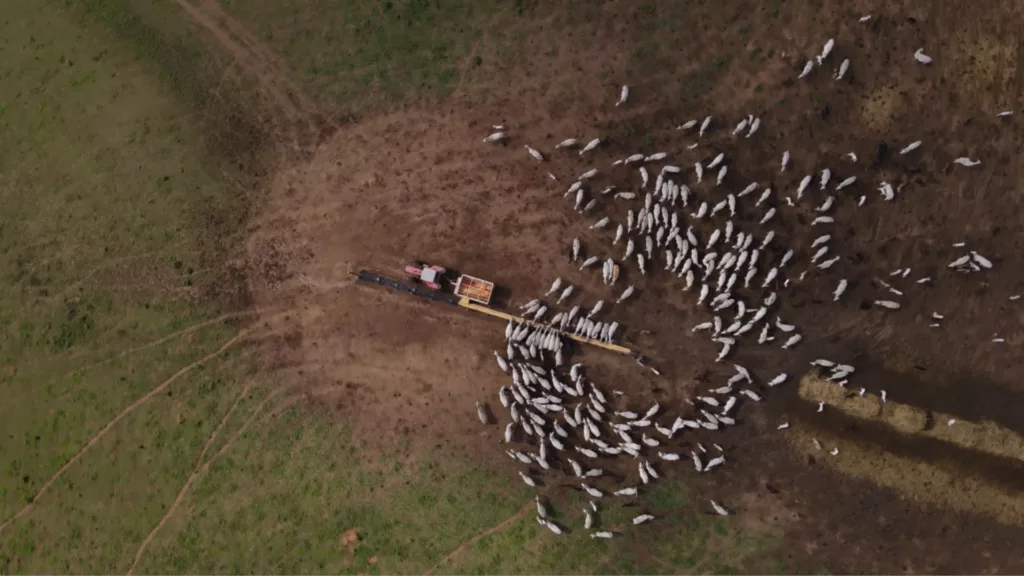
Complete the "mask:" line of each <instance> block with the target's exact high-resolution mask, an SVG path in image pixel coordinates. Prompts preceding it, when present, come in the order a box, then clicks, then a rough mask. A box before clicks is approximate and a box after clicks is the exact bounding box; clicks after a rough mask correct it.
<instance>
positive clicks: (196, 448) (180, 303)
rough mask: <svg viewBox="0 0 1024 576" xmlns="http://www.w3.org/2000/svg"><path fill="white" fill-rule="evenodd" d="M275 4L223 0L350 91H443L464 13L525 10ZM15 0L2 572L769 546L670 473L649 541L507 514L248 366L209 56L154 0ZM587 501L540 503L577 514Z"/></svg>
mask: <svg viewBox="0 0 1024 576" xmlns="http://www.w3.org/2000/svg"><path fill="white" fill-rule="evenodd" d="M285 4H286V3H272V2H268V1H262V2H253V3H251V5H250V3H247V2H243V1H242V0H231V1H229V2H225V6H226V8H228V9H229V10H231V11H232V12H234V13H239V12H241V13H248V14H249V15H251V16H252V18H253V19H255V20H264V19H267V18H272V17H274V18H276V17H279V16H280V17H282V18H291V20H290V21H289V22H290V27H289V29H290V33H289V35H288V36H284V37H282V35H280V34H277V35H274V34H271V36H273V37H272V38H268V40H270V44H271V45H272V46H276V45H278V44H281V45H283V46H285V47H287V49H288V51H289V54H290V58H289V63H290V64H291V65H292V66H293V67H294V68H295V70H294V72H295V74H296V75H297V76H298V77H300V78H303V80H304V81H305V82H306V83H307V84H309V85H312V86H314V87H315V86H316V85H317V83H318V82H322V83H323V84H322V86H320V89H321V90H322V91H323V94H327V95H329V97H330V98H331V99H335V100H338V101H345V100H346V99H348V100H351V101H352V102H353V103H354V104H353V105H352V109H354V110H358V109H360V108H361V107H363V106H366V105H369V104H368V103H373V104H374V105H386V104H388V103H390V102H393V101H395V100H397V99H400V98H403V97H406V96H409V95H415V94H420V93H423V94H428V95H430V96H443V95H444V94H447V93H448V92H450V91H451V90H452V89H453V87H454V86H455V82H456V80H457V79H458V78H459V75H460V74H459V66H460V64H459V61H460V58H462V56H463V55H464V54H465V53H466V51H467V49H468V46H470V45H471V44H472V43H473V42H474V41H475V40H476V39H478V38H479V37H480V36H481V34H482V33H483V32H482V31H484V30H486V29H487V26H493V25H495V23H497V22H500V21H501V20H502V19H507V18H516V17H520V14H519V13H518V11H517V9H516V8H515V7H511V8H506V7H499V6H498V4H499V3H497V2H483V3H469V2H462V3H459V2H455V3H452V4H451V5H450V6H449V7H447V8H445V9H443V10H441V9H437V8H436V7H432V6H435V5H434V4H428V3H418V2H394V3H393V4H392V3H390V2H389V3H387V5H388V6H391V7H392V9H389V10H390V11H385V14H384V15H383V16H381V14H380V13H379V7H378V6H377V3H369V2H366V3H355V4H356V5H358V6H365V8H352V7H351V6H352V3H347V2H346V3H342V2H326V3H320V4H319V5H317V6H316V8H317V9H316V10H313V9H312V5H311V4H310V5H306V4H303V5H301V7H300V8H301V9H296V8H294V7H290V8H282V6H284V5H285ZM12 6H13V7H9V8H8V9H7V10H5V13H4V16H3V18H2V19H0V46H2V50H0V191H2V200H3V206H4V208H3V210H2V211H0V327H2V330H3V332H2V334H3V336H2V340H0V357H2V363H0V387H2V391H3V396H4V400H3V402H2V403H0V431H2V435H0V452H2V454H3V455H4V473H3V474H2V475H0V522H4V527H3V529H2V532H0V572H5V573H8V572H21V573H26V572H93V573H102V572H127V571H129V570H132V569H134V570H135V571H136V572H140V573H154V572H160V573H185V572H190V573H203V572H207V573H212V572H263V573H271V572H289V573H298V572H321V573H323V572H375V573H376V572H380V573H395V572H402V573H412V572H425V571H427V570H429V569H431V568H433V567H435V566H436V568H437V571H439V572H459V573H495V572H517V573H527V572H528V573H538V572H563V573H568V572H574V573H577V572H593V571H600V572H641V571H643V572H647V571H651V572H677V571H705V572H706V571H735V570H739V569H741V567H743V566H746V565H747V563H748V562H749V561H750V558H751V557H752V555H756V556H757V557H758V558H761V559H763V558H771V557H772V551H771V540H770V539H769V538H767V536H765V535H760V534H746V533H743V534H741V533H736V532H735V531H734V530H735V529H734V528H731V527H730V526H729V525H728V524H727V523H725V522H721V521H718V520H715V519H712V518H710V517H708V516H707V515H706V514H704V513H701V512H698V511H697V510H696V508H695V506H694V498H692V497H691V495H690V493H689V492H688V491H687V489H686V488H685V487H683V486H678V485H671V484H665V485H663V486H661V487H659V488H658V489H657V490H656V491H655V492H653V493H652V494H651V495H649V496H648V498H649V499H650V500H651V501H652V509H655V510H658V511H659V513H660V514H664V515H665V516H666V517H667V518H666V521H665V522H664V524H663V525H662V527H661V530H662V531H663V532H664V533H667V534H663V537H661V538H659V542H662V544H659V545H657V546H652V545H650V544H648V543H645V542H644V541H643V538H642V537H638V536H636V535H635V534H633V535H630V533H629V532H627V536H626V537H623V538H621V539H619V540H616V541H613V542H610V543H609V542H594V541H591V540H590V539H589V538H587V537H586V534H585V533H584V532H583V531H582V530H580V531H576V532H574V533H572V534H568V535H565V536H562V537H555V536H554V535H552V534H550V533H548V532H547V531H545V530H543V529H541V528H539V527H538V526H537V525H536V523H535V522H534V519H533V513H532V509H530V510H527V511H526V513H523V514H520V515H518V516H516V514H517V513H519V512H520V511H522V510H523V509H524V506H526V505H528V504H529V503H530V501H531V500H530V498H531V492H529V491H527V490H526V489H525V487H523V486H522V485H521V484H519V483H518V482H515V483H514V484H509V480H508V479H507V478H505V477H502V476H495V475H494V474H492V473H490V472H489V471H488V470H486V469H481V468H479V467H477V466H476V465H475V464H473V463H470V462H458V461H451V460H446V461H440V460H439V459H437V458H433V457H432V456H431V455H429V454H426V455H419V456H417V457H416V458H410V457H409V456H407V455H403V454H402V453H401V452H400V450H399V448H398V447H396V448H395V452H394V453H392V454H365V453H363V452H362V451H361V449H360V447H359V443H358V442H357V441H355V440H353V439H351V438H349V437H348V436H347V434H346V432H345V431H344V430H343V429H342V428H341V427H340V426H338V425H337V424H336V423H334V422H332V421H331V420H330V418H329V417H328V415H325V414H322V413H320V412H318V411H316V410H315V409H312V408H309V407H307V406H304V405H303V404H301V403H300V402H297V401H296V400H295V399H292V398H289V397H288V395H287V394H286V393H281V392H280V390H278V389H277V387H276V383H275V382H274V380H273V378H272V376H270V375H264V374H261V373H259V372H258V371H257V370H256V366H257V364H256V361H255V356H256V355H257V353H258V348H257V347H256V346H254V345H250V344H247V340H246V336H247V334H248V333H247V332H245V330H246V329H245V324H244V315H242V314H240V312H244V309H243V308H241V307H240V305H239V303H238V302H237V301H229V300H225V299H224V298H217V297H215V296H211V294H213V292H212V290H211V287H212V286H214V285H218V284H220V283H221V282H222V281H223V270H222V266H223V262H222V260H221V258H220V256H218V255H220V254H222V253H223V250H224V247H225V246H228V245H230V243H231V242H232V240H233V239H235V238H236V236H235V235H236V234H237V233H238V231H239V229H238V223H239V220H238V218H237V217H235V216H232V215H238V214H245V212H246V210H247V208H248V202H249V200H250V199H248V198H246V197H245V196H244V195H243V194H241V193H240V190H239V186H238V182H239V181H240V179H244V178H245V176H246V174H244V173H239V171H242V172H244V171H245V170H246V169H247V164H246V162H252V161H254V159H258V158H260V157H261V156H260V154H261V152H260V150H259V146H257V145H253V146H252V147H239V146H238V142H239V141H240V138H239V137H236V136H234V135H233V134H231V133H230V132H226V131H225V127H224V125H223V123H222V122H220V121H218V120H217V119H216V118H214V117H212V116H216V115H211V113H210V112H211V110H214V111H216V110H221V109H223V108H224V107H226V106H229V105H230V102H231V100H230V98H225V97H223V96H222V95H219V96H217V97H216V98H215V97H214V96H213V94H214V93H215V92H216V93H217V94H221V93H222V92H223V91H224V90H225V88H224V86H223V85H218V83H220V82H221V80H220V79H221V76H220V74H221V71H222V70H223V69H224V67H225V66H226V60H225V57H224V55H223V54H218V53H216V52H215V51H213V50H212V49H211V48H210V46H209V45H208V44H207V43H205V42H203V41H201V40H200V38H199V36H197V33H196V31H194V30H193V29H192V28H191V27H190V25H189V24H188V22H187V21H186V20H185V19H184V18H183V16H182V15H181V14H180V13H178V12H177V11H176V10H174V9H173V8H172V7H168V6H165V5H163V4H159V3H150V2H143V1H141V0H139V1H134V0H112V1H101V0H89V1H86V2H81V3H77V2H70V1H68V2H62V1H60V0H28V1H26V2H22V3H17V4H16V5H12ZM296 10H298V11H296ZM456 14H458V15H459V16H458V17H456V16H455V15H456ZM325 15H326V16H325ZM399 16H401V18H399ZM315 18H327V19H328V21H331V20H330V19H331V18H334V19H335V21H339V22H340V21H345V22H349V23H350V26H351V27H352V28H351V31H352V33H353V34H354V38H356V39H357V40H366V41H365V42H355V43H353V42H352V41H351V40H347V41H346V42H345V43H344V46H345V47H346V49H345V50H341V51H339V50H336V49H335V48H337V47H336V46H335V45H334V44H332V41H333V40H332V38H331V37H330V36H329V35H328V36H322V35H318V34H310V35H304V34H303V29H304V28H303V27H304V26H305V25H306V23H307V22H309V21H311V20H312V19H315ZM261 34H263V35H267V34H266V33H265V32H261ZM338 34H339V35H342V36H343V35H344V34H343V32H342V31H340V30H339V32H338ZM508 41H512V40H511V39H510V40H508ZM493 42H494V41H493V40H492V44H491V46H492V48H490V50H491V52H486V51H484V52H482V53H493V51H494V49H493ZM356 44H359V45H362V46H364V48H363V49H356V48H354V46H355V45H356ZM346 50H347V51H346ZM296 54H297V55H298V56H294V55H296ZM328 55H329V56H328ZM385 55H387V56H388V57H387V58H385ZM342 63H344V65H342ZM215 88H216V90H215ZM236 89H237V90H242V88H239V87H237V86H236ZM240 94H243V96H244V93H241V92H240ZM240 166H241V167H240ZM248 166H251V164H250V165H248ZM211 223H216V225H211ZM147 395H149V396H147ZM140 399H142V400H143V401H141V402H139V400H140ZM51 480H52V483H51ZM41 490H42V493H40V491H41ZM579 504H580V503H577V505H575V506H568V505H566V504H560V505H559V508H558V510H557V511H556V512H557V518H559V519H561V520H562V521H563V522H564V523H565V524H566V525H569V526H578V525H579V523H580V521H581V516H580V514H579V512H578V508H580V506H579ZM623 514H625V512H623V511H621V510H620V511H619V512H610V513H609V515H608V516H607V517H605V518H604V519H603V520H604V522H605V523H606V524H607V525H612V526H614V525H619V524H621V523H622V522H624V521H626V518H625V517H624V516H623ZM509 518H512V520H511V521H510V522H509V523H508V524H507V525H506V526H505V527H504V528H503V529H501V530H497V531H495V532H493V533H489V534H485V535H483V536H482V537H479V538H478V539H473V538H474V536H476V535H480V534H481V533H484V532H485V531H486V530H488V529H489V528H491V527H493V526H496V525H499V524H500V523H502V522H503V521H506V520H507V519H509ZM151 535H152V539H149V537H150V536H151ZM353 535H354V536H353ZM144 544H145V545H144ZM453 553H454V554H453ZM452 554H453V555H452ZM449 555H451V556H449ZM442 560H444V561H443V562H442ZM439 563H440V565H438V564H439ZM759 565H761V564H759Z"/></svg>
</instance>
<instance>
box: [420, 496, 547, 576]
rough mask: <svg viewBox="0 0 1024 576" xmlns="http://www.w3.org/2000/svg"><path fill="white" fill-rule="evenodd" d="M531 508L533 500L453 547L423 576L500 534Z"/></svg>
mask: <svg viewBox="0 0 1024 576" xmlns="http://www.w3.org/2000/svg"><path fill="white" fill-rule="evenodd" d="M533 506H534V502H533V500H530V501H529V502H527V503H526V505H525V506H523V507H522V508H520V509H519V511H518V512H516V513H515V514H513V515H511V516H509V517H508V518H505V519H504V520H502V521H501V522H498V523H497V524H495V525H494V526H491V527H490V528H488V529H486V530H484V531H483V532H480V533H479V534H477V535H476V536H473V537H471V538H469V539H468V540H465V541H463V542H462V543H461V544H459V545H458V546H456V547H455V550H452V551H451V552H449V553H448V554H446V555H445V556H444V557H443V558H441V559H440V560H438V561H437V564H434V565H433V566H432V567H431V568H430V570H427V571H426V572H424V575H425V576H427V575H429V574H433V573H434V571H435V570H437V569H438V568H440V567H441V566H443V565H445V564H447V563H448V562H450V561H451V560H452V559H453V558H455V557H456V556H457V555H459V554H460V553H461V552H462V551H463V550H465V549H466V548H468V547H470V546H472V545H473V544H476V543H477V542H478V541H480V540H481V539H483V538H486V537H488V536H490V535H491V534H496V533H498V532H501V531H502V530H504V529H505V528H508V527H509V526H510V525H511V524H512V523H513V522H515V521H516V520H518V519H519V518H522V517H523V516H525V515H526V513H527V512H529V511H530V509H531V508H532V507H533Z"/></svg>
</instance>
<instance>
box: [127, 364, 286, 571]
mask: <svg viewBox="0 0 1024 576" xmlns="http://www.w3.org/2000/svg"><path fill="white" fill-rule="evenodd" d="M250 389H252V383H249V384H246V386H245V388H244V389H243V390H242V392H241V393H240V394H239V395H238V398H236V399H235V402H234V404H232V405H231V408H230V409H229V410H228V412H227V414H225V415H224V417H223V418H222V419H221V421H220V423H218V424H217V428H216V429H215V430H214V431H213V433H212V434H210V438H209V439H208V440H207V441H206V444H205V445H204V446H203V450H202V452H200V453H199V458H197V459H196V466H195V468H194V469H193V470H192V473H191V474H189V476H188V479H187V480H185V484H184V485H183V486H182V487H181V490H180V491H179V492H178V495H177V497H175V498H174V502H173V503H171V505H170V507H168V508H167V512H165V513H164V515H163V517H162V518H160V521H159V522H157V524H156V526H154V527H153V529H152V530H150V532H149V534H148V535H147V536H146V538H145V540H143V541H142V544H140V545H139V549H138V550H137V551H136V552H135V559H134V560H133V561H132V566H131V568H129V569H128V574H129V575H131V574H133V573H134V572H135V568H136V567H138V565H139V561H140V560H142V555H143V554H145V553H146V549H147V548H148V547H149V544H150V542H152V541H153V538H155V537H156V535H157V533H158V532H160V529H161V528H163V526H164V524H166V523H167V521H168V520H170V519H171V515H172V514H174V511H175V510H177V509H178V506H179V505H180V504H181V503H182V501H184V500H185V495H186V494H188V489H189V488H191V487H192V484H193V483H194V482H195V481H196V479H197V478H199V476H200V475H201V474H204V473H205V472H206V471H207V470H209V469H210V465H212V464H213V463H214V462H215V461H216V460H217V459H218V458H220V456H221V455H223V454H224V453H225V452H227V449H228V448H230V447H231V446H234V444H235V442H236V441H237V440H238V438H239V437H240V436H241V435H242V434H243V433H244V432H245V431H246V430H248V429H249V427H250V426H251V425H252V423H253V422H255V421H256V417H257V416H259V414H260V413H261V412H263V409H264V408H265V407H266V406H267V404H268V403H269V402H270V401H271V400H272V399H273V398H274V397H276V396H277V395H278V393H280V392H281V389H278V390H275V391H274V392H271V393H270V394H269V395H267V397H266V398H264V399H263V402H260V404H259V406H257V407H256V409H255V410H253V411H252V414H250V415H249V418H247V419H246V421H245V422H244V423H243V424H242V426H241V427H240V428H239V429H238V430H237V431H236V432H235V433H234V434H232V435H231V438H229V439H228V441H227V442H225V443H224V446H222V447H221V449H220V450H218V451H217V453H216V454H214V455H213V456H212V457H210V459H209V460H206V461H205V462H204V461H203V457H204V456H206V451H207V450H209V448H210V446H212V445H213V443H214V441H216V439H217V436H218V434H219V433H220V431H221V430H222V429H223V428H224V425H225V424H227V422H228V419H230V418H231V415H232V414H234V412H235V408H237V407H238V404H239V403H240V402H241V401H242V398H244V397H245V395H246V394H248V392H249V390H250Z"/></svg>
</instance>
